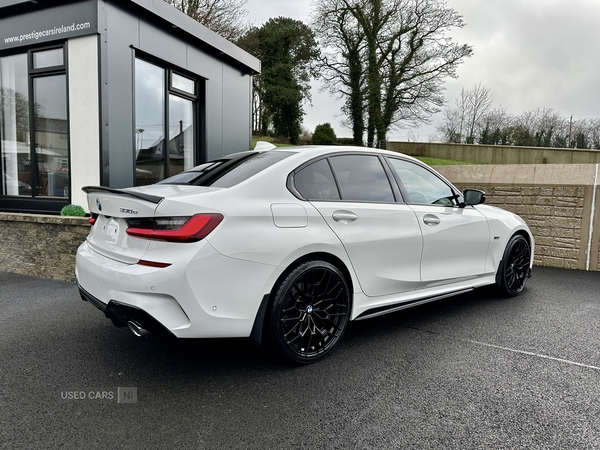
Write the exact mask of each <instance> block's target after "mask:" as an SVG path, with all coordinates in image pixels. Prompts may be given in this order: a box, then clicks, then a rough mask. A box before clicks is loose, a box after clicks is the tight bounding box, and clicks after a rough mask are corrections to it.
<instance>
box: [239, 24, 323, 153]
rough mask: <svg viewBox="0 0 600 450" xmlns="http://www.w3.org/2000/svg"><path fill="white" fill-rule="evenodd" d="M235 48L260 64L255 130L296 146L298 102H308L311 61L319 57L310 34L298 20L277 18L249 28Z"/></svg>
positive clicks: (299, 116) (299, 120)
mask: <svg viewBox="0 0 600 450" xmlns="http://www.w3.org/2000/svg"><path fill="white" fill-rule="evenodd" d="M238 45H239V46H240V47H242V48H243V49H244V50H246V51H247V52H249V53H251V54H252V55H254V56H256V57H257V58H258V59H260V60H261V62H262V68H261V74H260V75H256V76H255V77H254V81H253V87H254V91H255V97H254V105H255V106H254V108H253V110H254V111H255V114H257V115H258V117H255V119H254V121H253V123H254V124H255V127H257V128H258V127H260V129H261V131H262V133H263V134H267V132H268V131H269V130H271V129H273V131H274V132H275V133H276V134H278V135H280V136H285V137H287V138H289V139H290V142H291V143H293V144H296V143H297V142H298V137H299V136H300V133H301V132H302V130H301V123H302V117H303V116H304V110H303V108H302V103H303V101H304V100H310V80H311V79H312V78H313V77H314V69H313V66H312V62H313V61H314V60H315V59H316V58H317V57H318V55H319V51H318V48H317V44H316V41H315V37H314V34H313V32H312V31H311V29H310V28H308V27H307V26H306V25H305V24H304V23H302V22H300V21H298V20H293V19H290V18H286V17H278V18H276V19H269V20H268V21H267V22H266V23H265V24H263V25H262V26H261V27H260V28H257V27H252V28H250V30H248V32H247V33H246V34H245V35H244V36H243V37H242V38H241V39H240V40H239V41H238ZM257 125H258V126H257ZM255 131H256V128H255Z"/></svg>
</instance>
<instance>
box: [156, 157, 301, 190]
mask: <svg viewBox="0 0 600 450" xmlns="http://www.w3.org/2000/svg"><path fill="white" fill-rule="evenodd" d="M292 154H293V152H264V153H263V152H261V153H258V152H242V153H233V154H231V155H229V156H226V157H224V158H221V159H217V160H215V161H211V162H208V163H204V164H201V165H199V166H196V167H194V168H193V169H190V170H186V171H185V172H182V173H179V174H177V175H174V176H172V177H170V178H167V179H166V180H163V181H161V182H160V183H159V184H187V185H192V186H214V187H222V188H228V187H231V186H235V185H236V184H238V183H241V182H242V181H245V180H247V179H248V178H251V177H253V176H254V175H256V174H257V173H259V172H262V171H263V170H265V169H266V168H267V167H271V166H272V165H273V164H275V163H277V162H279V161H281V160H283V159H285V158H287V157H288V156H290V155H292Z"/></svg>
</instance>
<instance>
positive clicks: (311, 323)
mask: <svg viewBox="0 0 600 450" xmlns="http://www.w3.org/2000/svg"><path fill="white" fill-rule="evenodd" d="M349 316H350V291H349V289H348V284H347V282H346V280H345V277H344V275H343V274H342V273H341V272H340V270H338V268H337V267H335V266H334V265H333V264H330V263H329V262H326V261H319V260H313V261H305V262H301V263H299V264H298V265H296V266H295V267H294V268H293V269H292V270H291V271H290V272H289V273H288V274H287V275H286V276H285V277H284V278H283V279H282V280H281V282H280V283H279V284H278V285H277V286H275V288H274V289H273V292H272V300H271V303H270V307H269V309H268V311H267V317H266V323H265V332H266V335H265V338H266V339H265V340H266V342H267V345H268V346H269V348H270V349H271V350H272V351H273V352H274V353H275V354H276V355H277V356H279V357H280V358H283V359H285V360H288V361H293V362H296V363H303V364H306V363H312V362H316V361H318V360H320V359H322V358H324V357H325V356H326V355H327V354H329V352H330V351H331V350H332V349H333V348H334V347H335V345H336V344H337V343H338V341H339V340H340V338H341V337H342V335H343V334H344V331H345V330H346V326H347V325H348V319H349Z"/></svg>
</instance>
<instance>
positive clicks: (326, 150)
mask: <svg viewBox="0 0 600 450" xmlns="http://www.w3.org/2000/svg"><path fill="white" fill-rule="evenodd" d="M259 151H261V152H263V151H264V152H293V153H299V154H302V155H303V156H304V157H305V158H306V159H307V160H308V159H312V158H315V157H318V156H321V155H325V154H331V153H353V152H356V153H375V154H381V155H385V156H396V157H398V156H400V157H402V158H405V159H409V160H412V161H417V162H419V160H418V159H416V158H413V157H412V156H409V155H406V154H404V153H399V152H394V151H391V150H383V149H379V148H371V147H357V146H350V145H299V146H286V147H275V148H271V149H268V150H259Z"/></svg>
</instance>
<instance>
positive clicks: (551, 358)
mask: <svg viewBox="0 0 600 450" xmlns="http://www.w3.org/2000/svg"><path fill="white" fill-rule="evenodd" d="M465 340H466V341H467V342H471V343H472V344H476V345H483V346H484V347H491V348H497V349H500V350H506V351H508V352H513V353H520V354H521V355H528V356H535V357H537V358H544V359H550V360H552V361H558V362H561V363H566V364H571V365H573V366H579V367H585V368H587V369H594V370H600V367H597V366H590V365H589V364H582V363H578V362H575V361H569V360H568V359H562V358H554V357H553V356H548V355H542V354H540V353H533V352H526V351H524V350H517V349H514V348H509V347H502V346H501V345H494V344H488V343H486V342H479V341H473V340H471V339H465Z"/></svg>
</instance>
